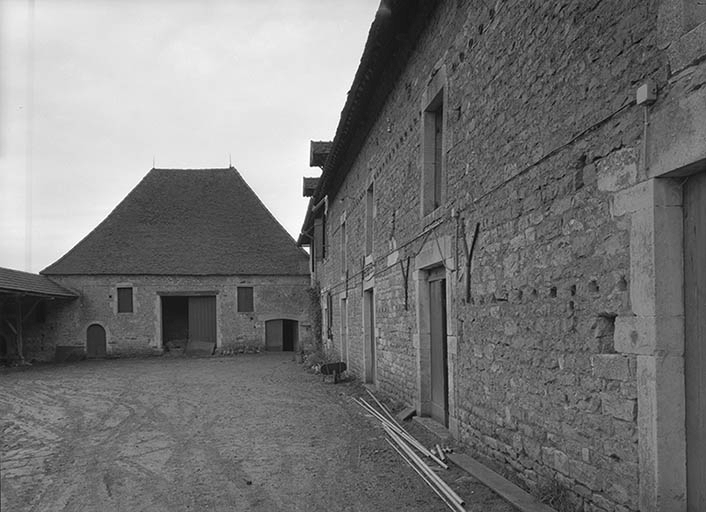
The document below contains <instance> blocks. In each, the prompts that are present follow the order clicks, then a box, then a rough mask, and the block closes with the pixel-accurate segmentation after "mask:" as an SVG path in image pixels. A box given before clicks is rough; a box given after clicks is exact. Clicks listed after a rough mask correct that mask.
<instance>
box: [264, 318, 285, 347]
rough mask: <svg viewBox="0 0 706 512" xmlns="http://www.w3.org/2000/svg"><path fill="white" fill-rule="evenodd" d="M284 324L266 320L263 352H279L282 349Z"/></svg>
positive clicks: (278, 321) (280, 321)
mask: <svg viewBox="0 0 706 512" xmlns="http://www.w3.org/2000/svg"><path fill="white" fill-rule="evenodd" d="M283 336H284V324H283V321H282V320H268V321H267V322H265V350H267V351H269V352H276V351H281V350H282V349H283V348H284V347H283V345H284V343H283Z"/></svg>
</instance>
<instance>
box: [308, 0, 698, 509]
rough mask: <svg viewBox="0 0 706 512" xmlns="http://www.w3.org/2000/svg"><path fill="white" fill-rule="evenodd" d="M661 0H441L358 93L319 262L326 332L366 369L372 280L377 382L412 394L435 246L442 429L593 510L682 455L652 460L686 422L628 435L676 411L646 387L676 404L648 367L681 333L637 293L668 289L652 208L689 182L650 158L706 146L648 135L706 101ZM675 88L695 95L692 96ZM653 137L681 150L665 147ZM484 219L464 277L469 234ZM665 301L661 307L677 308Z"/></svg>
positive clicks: (648, 492) (638, 492)
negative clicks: (443, 330) (439, 101)
mask: <svg viewBox="0 0 706 512" xmlns="http://www.w3.org/2000/svg"><path fill="white" fill-rule="evenodd" d="M667 4H674V5H676V4H677V2H661V3H660V2H640V1H637V0H629V1H625V2H599V1H591V2H578V1H563V2H553V3H551V2H538V3H528V2H521V1H502V2H496V3H495V7H494V8H492V7H493V6H492V5H491V6H490V7H491V8H489V7H488V5H486V3H484V2H483V3H482V2H471V1H446V2H441V3H440V6H439V8H438V9H436V10H435V11H434V15H433V18H432V19H431V20H430V21H429V22H428V24H427V25H426V28H425V30H424V31H423V33H422V35H421V37H420V39H419V40H418V41H417V43H416V46H415V47H414V48H413V50H412V51H411V53H410V55H409V56H408V57H404V58H403V57H399V55H398V57H397V58H398V59H402V60H398V61H396V62H393V63H391V64H390V65H389V66H388V68H389V70H394V69H398V68H399V69H401V70H402V71H401V72H400V73H399V74H398V75H396V74H394V73H392V71H389V72H387V73H386V74H384V75H383V78H382V82H383V83H381V84H380V87H381V89H384V88H385V85H384V82H385V81H386V80H387V81H388V85H391V92H390V93H389V95H388V96H387V99H386V100H385V102H384V106H383V108H382V109H381V110H380V111H377V112H368V115H369V116H370V117H371V118H372V119H374V120H375V121H374V122H373V123H372V126H371V129H370V131H369V132H367V135H366V136H365V137H364V140H363V142H362V145H361V147H360V148H359V150H357V151H356V153H355V154H354V155H353V156H351V158H350V168H349V169H348V170H347V175H346V177H345V180H344V181H343V182H342V183H341V185H340V187H337V188H336V190H335V191H329V195H328V205H327V214H326V229H327V233H326V243H327V247H326V257H325V258H324V259H323V260H322V261H321V262H316V265H315V274H314V280H315V281H317V282H318V283H319V285H320V286H321V290H322V304H323V305H324V307H328V305H329V304H330V307H331V308H332V309H333V310H332V311H330V312H329V311H324V319H325V320H326V321H327V322H329V323H330V325H325V327H326V329H325V330H324V332H328V333H329V340H328V343H329V344H330V346H332V347H333V349H335V350H336V351H338V353H339V354H340V355H341V358H342V359H343V360H345V361H347V362H348V365H349V368H350V369H351V371H352V372H353V373H355V374H357V375H358V376H360V377H361V378H363V379H365V378H366V365H370V364H371V359H370V354H369V353H367V354H366V346H367V344H368V343H369V342H368V341H366V329H365V325H364V312H363V311H364V303H363V293H364V291H366V290H373V293H374V315H375V326H374V336H375V351H376V352H375V364H376V369H377V371H376V384H377V386H378V388H379V389H380V390H382V391H384V392H386V393H388V394H390V395H392V396H394V397H397V398H398V399H400V400H401V401H403V402H406V403H407V404H411V405H417V406H419V404H422V408H423V407H424V405H423V404H424V400H425V393H427V392H428V390H425V389H424V386H425V384H424V383H425V378H426V377H425V372H426V373H428V369H425V367H424V366H425V361H424V354H423V348H424V343H425V342H424V337H425V332H424V329H423V328H420V326H422V327H423V326H424V325H425V324H426V323H427V322H426V320H425V319H424V318H420V315H421V316H423V315H424V314H428V312H427V313H425V309H424V304H420V303H419V301H420V300H422V301H423V300H424V294H425V291H424V287H426V286H428V285H427V283H426V275H427V274H426V273H427V271H428V270H429V267H430V266H439V265H442V266H443V267H445V275H446V283H447V285H446V286H447V319H448V325H447V331H448V332H447V334H448V336H447V343H448V368H449V397H448V398H449V416H450V417H449V428H450V430H451V431H452V433H453V434H454V435H455V436H457V437H458V438H459V439H460V440H461V441H463V442H465V443H466V444H467V445H468V446H469V447H471V448H472V449H473V451H474V452H475V454H476V455H477V456H479V457H480V458H482V459H483V460H485V461H486V462H488V463H489V464H490V465H491V466H493V467H495V468H497V469H499V470H500V471H501V472H503V473H504V474H506V475H508V476H509V477H510V478H512V479H514V480H516V481H518V482H519V483H521V484H522V485H523V486H524V487H526V488H528V489H530V490H532V489H535V488H537V486H539V485H542V484H543V483H546V482H547V481H551V480H555V481H558V482H559V483H560V484H562V485H563V486H565V487H566V488H567V489H568V490H569V491H568V492H569V495H570V498H571V500H572V502H573V503H574V505H575V506H576V507H583V510H587V511H628V510H630V511H635V510H638V509H642V510H667V509H669V510H678V509H681V508H680V507H682V506H683V495H682V496H681V497H680V496H679V492H678V489H679V488H680V486H682V487H683V482H682V483H680V482H679V479H680V478H681V477H680V476H679V472H678V471H677V473H676V474H673V475H670V474H668V473H669V471H667V470H660V469H659V466H658V464H657V463H656V462H655V461H654V459H655V458H656V457H657V455H656V454H657V453H658V452H660V453H661V452H662V451H665V452H668V451H669V450H672V451H673V452H674V453H676V455H675V460H677V461H678V460H679V457H680V456H681V455H679V453H678V452H679V450H682V451H683V448H684V447H683V444H680V443H679V442H678V441H674V440H666V441H665V442H664V443H662V441H658V442H656V443H655V444H649V443H643V445H641V446H638V443H639V442H640V443H642V442H643V441H644V440H645V439H649V438H650V436H652V435H653V434H655V431H654V429H661V428H663V425H670V423H668V421H667V420H664V419H662V417H663V416H664V415H663V414H660V419H659V420H655V416H654V415H657V414H658V411H657V410H656V409H655V410H653V411H650V410H648V409H649V408H650V407H657V406H656V405H655V404H656V403H657V402H656V401H657V400H659V407H660V408H662V409H660V411H667V410H668V408H669V407H671V406H668V405H662V404H664V403H665V402H669V401H671V398H667V397H666V395H665V397H661V396H659V397H657V396H656V395H655V393H657V394H659V392H655V391H654V389H652V388H650V389H652V390H649V389H647V388H645V387H643V388H641V390H639V389H638V385H639V379H640V378H648V379H650V378H655V372H656V373H657V374H658V375H660V372H661V371H662V370H661V369H660V368H663V367H664V368H666V367H674V368H676V370H675V371H676V373H675V374H673V378H676V379H679V378H680V377H681V378H682V379H683V373H681V374H680V373H679V371H681V370H679V364H680V363H679V361H680V360H681V359H683V358H681V353H680V352H679V348H678V346H674V347H673V348H672V349H665V350H664V351H662V352H661V355H659V356H658V355H657V353H658V352H659V351H660V350H661V349H660V348H659V346H658V345H655V344H659V343H661V342H660V340H658V339H657V340H656V339H654V335H652V336H653V338H651V339H650V334H649V333H648V334H645V332H646V331H645V328H644V325H643V324H642V323H641V322H649V321H652V322H653V323H654V321H655V320H654V319H655V317H654V316H652V317H649V316H648V317H645V316H641V315H644V314H645V313H644V310H643V309H641V304H643V303H646V301H648V300H652V301H653V302H654V301H655V300H657V301H658V302H659V300H660V299H659V298H657V299H655V295H654V293H655V292H654V287H655V279H656V278H655V270H654V268H655V266H657V265H658V263H657V262H656V259H655V258H657V256H655V255H654V245H651V244H652V243H653V241H654V240H656V238H658V237H656V236H655V233H656V231H654V230H656V229H657V228H656V227H655V226H657V224H659V223H660V222H661V221H660V220H659V219H660V218H661V217H659V216H660V215H662V213H660V212H663V211H666V209H667V208H672V209H674V208H680V201H681V199H680V198H681V191H680V188H679V186H678V185H677V184H676V183H675V182H674V181H673V180H669V179H665V180H654V179H653V178H654V177H655V176H659V172H661V173H664V172H666V171H668V170H670V169H675V168H678V167H679V166H681V165H684V164H686V163H689V162H694V161H702V160H701V159H704V158H706V154H704V152H705V151H706V149H705V148H704V147H703V139H702V140H701V141H700V142H699V140H698V137H697V135H691V137H692V139H693V140H691V142H689V141H687V142H689V144H687V145H686V147H684V148H681V151H674V148H673V147H671V146H670V145H669V144H670V143H669V142H667V143H664V145H663V146H662V147H661V152H656V153H655V154H652V153H651V151H653V149H652V148H654V147H655V146H648V145H647V141H646V140H645V133H649V134H652V135H651V136H652V137H654V134H655V133H657V134H659V131H658V130H666V131H670V130H671V131H674V130H675V127H674V126H671V125H670V123H672V125H673V124H674V119H675V116H676V115H677V114H679V115H683V116H685V117H686V118H688V119H692V120H694V119H697V118H698V114H703V113H704V111H705V110H706V95H705V94H704V89H701V86H702V85H703V84H704V83H705V82H706V80H705V78H704V77H706V64H704V59H703V58H701V60H699V59H694V60H691V61H689V60H688V59H687V58H686V57H684V56H683V54H688V55H691V56H693V55H696V56H699V55H701V56H702V57H703V55H704V54H706V49H705V48H704V44H703V43H701V46H698V45H697V46H698V48H699V50H698V51H700V52H701V53H698V51H697V50H695V49H694V48H693V47H689V49H688V50H683V51H682V53H675V52H676V50H672V53H668V52H665V51H664V50H663V48H664V40H665V38H670V37H671V38H673V39H675V40H680V39H679V38H680V37H682V35H683V32H677V33H675V34H671V35H670V34H666V29H665V27H664V26H662V25H661V23H663V22H664V16H665V15H664V12H665V9H666V7H665V6H666V5H667ZM702 21H704V20H702ZM703 27H704V24H703V23H701V25H699V26H698V27H697V30H700V31H701V32H700V33H701V34H703V33H704V32H705V31H704V29H703ZM689 52H691V53H689ZM402 55H404V54H403V53H402ZM670 59H671V60H670ZM678 59H681V61H679V62H681V63H682V64H681V65H682V69H680V70H677V71H675V69H674V62H675V61H678ZM670 65H671V66H672V67H671V68H670ZM685 70H686V71H685ZM648 78H650V79H652V80H654V81H655V82H656V83H657V84H658V87H659V91H660V92H659V94H660V97H663V96H666V97H667V99H666V100H665V101H664V103H663V104H661V105H660V106H659V107H656V108H655V109H654V110H653V111H652V114H653V115H656V116H657V117H658V121H656V122H655V123H653V125H649V126H648V125H646V124H645V116H646V115H647V114H648V113H650V111H647V110H645V109H646V108H647V107H645V106H638V105H636V104H635V91H636V89H637V87H638V85H640V84H641V83H642V82H643V81H645V80H646V79H648ZM390 82H391V83H390ZM436 82H440V83H441V84H442V87H443V94H444V100H443V102H444V106H443V109H444V110H443V126H444V129H443V130H444V131H443V153H444V159H445V198H444V201H443V202H442V204H441V206H440V207H439V208H437V209H435V210H434V211H433V212H431V213H429V214H424V212H423V208H422V205H421V204H420V198H421V196H422V193H421V190H422V187H423V185H422V179H421V177H422V174H423V172H422V167H423V165H422V163H423V158H424V157H423V124H424V121H423V118H424V112H423V109H424V108H425V104H426V101H427V99H425V98H426V97H427V96H428V94H429V92H430V90H429V86H430V84H433V83H436ZM431 92H433V91H431ZM670 92H671V93H672V94H674V95H675V97H674V99H673V98H672V97H670V96H669V94H670ZM684 98H689V101H690V102H691V103H690V104H692V105H700V106H699V107H695V109H693V110H692V111H691V112H686V113H684V112H683V111H680V110H679V108H680V107H678V106H677V105H678V104H679V103H680V101H681V100H682V99H684ZM675 111H676V113H675ZM659 116H662V117H661V118H659ZM693 122H694V123H695V125H696V126H697V128H696V129H695V130H696V133H697V134H704V133H706V130H705V129H704V123H703V122H701V123H700V124H699V122H698V121H693ZM655 144H657V145H658V146H659V144H661V142H660V141H659V139H657V142H655ZM676 144H677V143H674V145H676ZM699 144H701V145H699ZM646 148H647V149H646ZM669 151H671V152H672V153H669ZM665 153H669V154H674V155H677V156H673V157H671V160H669V158H667V160H668V162H662V160H661V158H662V155H664V154H665ZM684 154H687V155H688V159H687V160H686V161H685V162H681V161H678V162H676V163H675V162H674V160H675V159H676V160H679V158H681V155H684ZM648 159H649V160H648ZM655 166H662V167H663V169H662V170H661V171H659V172H657V171H655ZM344 170H346V169H341V170H338V171H337V172H344ZM371 185H372V190H373V195H374V206H373V222H372V229H373V235H372V236H373V244H372V245H373V249H372V252H371V253H370V254H368V251H367V250H366V229H367V227H366V226H367V225H368V224H366V200H367V198H368V197H369V192H368V191H369V190H370V188H371ZM638 204H639V205H641V206H639V205H638ZM653 207H654V208H655V210H654V211H653V210H652V209H651V208H653ZM660 208H663V209H662V210H660ZM670 211H671V210H670ZM680 211H681V210H679V212H680ZM679 212H677V214H678V215H679V217H677V221H674V222H677V224H662V225H661V226H662V228H661V229H662V232H661V233H662V236H664V237H665V239H664V242H663V243H664V244H665V245H666V244H670V245H671V246H675V247H677V248H678V247H681V238H680V236H681V235H680V229H681V224H680V222H681V220H680V219H681V217H680V215H681V213H679ZM665 215H666V213H665ZM669 215H670V219H672V217H673V216H672V213H669ZM650 216H651V217H650ZM658 217H659V218H658ZM650 219H652V220H650ZM670 222H672V220H670ZM476 223H479V235H478V239H477V245H476V248H475V252H474V254H473V259H472V265H471V266H470V272H471V274H470V294H469V296H466V279H467V276H466V272H467V270H466V262H467V259H466V258H467V255H466V251H465V249H464V246H466V247H467V246H470V245H471V243H472V238H473V233H474V228H475V226H476ZM646 223H647V224H649V226H648V225H647V224H646ZM652 223H654V224H652ZM344 224H345V228H343V227H342V226H343V225H344ZM668 226H672V227H673V228H674V229H672V227H668ZM665 228H666V229H665ZM655 243H657V242H655ZM677 250H680V249H677ZM650 258H652V259H650ZM671 261H672V260H670V262H668V263H665V265H667V266H666V267H664V268H665V269H666V270H665V272H667V274H666V275H669V276H670V278H674V279H676V281H677V285H676V286H677V287H678V286H681V285H679V284H678V281H679V278H680V274H679V272H680V270H679V269H680V267H679V264H678V262H677V263H673V264H672V263H671ZM430 262H431V263H430ZM641 265H642V266H641ZM670 265H671V266H670ZM650 286H652V290H653V291H652V292H651V293H652V295H650V292H649V290H648V288H649V287H650ZM664 290H668V287H666V288H664ZM660 293H663V292H660V291H658V292H657V294H658V295H659V294H660ZM668 293H671V292H668ZM645 294H647V295H645ZM328 295H330V296H331V300H330V301H329V300H327V299H326V297H327V296H328ZM645 297H647V298H645ZM650 297H652V298H651V299H650ZM675 301H676V302H675V306H674V308H672V309H671V310H669V311H668V312H666V313H665V314H666V315H667V316H668V317H669V318H667V317H665V322H670V321H671V320H670V319H674V320H675V321H676V320H678V319H679V318H680V316H679V315H683V313H682V312H680V310H679V305H678V304H679V303H680V299H679V300H677V299H675ZM654 314H655V313H652V315H654ZM670 315H671V316H670ZM650 318H651V319H652V320H650ZM669 325H671V324H669ZM677 330H678V329H677ZM645 336H646V337H647V338H646V339H643V338H644V337H645ZM666 336H667V337H669V336H670V335H666ZM646 340H647V341H646ZM650 340H651V341H650ZM642 343H645V344H646V345H643V346H642V347H640V345H641V344H642ZM650 343H652V344H653V345H654V346H652V345H650ZM672 357H673V358H674V359H673V360H672V359H670V358H672ZM665 358H666V359H665ZM680 358H681V359H680ZM665 361H666V362H665ZM670 361H674V362H673V363H672V362H670ZM663 364H664V366H661V365H663ZM655 365H656V366H655ZM670 365H671V366H670ZM655 368H656V370H655ZM649 372H652V373H651V374H650V373H649ZM645 375H647V377H645ZM649 375H651V377H650V376H649ZM641 376H642V377H641ZM661 378H665V379H668V378H669V377H668V376H666V374H665V376H664V377H661ZM643 384H644V382H643ZM657 385H659V383H657ZM647 387H650V386H647ZM681 392H682V396H681V400H683V386H682V391H681ZM674 393H675V398H679V396H678V393H679V391H678V390H676V391H674ZM638 403H640V407H641V408H640V409H639V408H638ZM673 403H674V404H677V405H674V412H675V413H679V412H680V410H679V405H678V403H679V400H678V399H676V400H674V401H673ZM664 407H667V409H664ZM418 412H419V411H418ZM421 412H424V411H421ZM681 412H683V411H681ZM650 415H652V416H650ZM675 421H676V422H677V423H678V419H677V420H675ZM662 422H664V423H662ZM655 425H657V426H655ZM667 437H669V436H667ZM677 467H680V466H679V464H677ZM655 468H657V469H655ZM680 471H683V468H681V469H680ZM682 476H683V474H682ZM659 489H670V491H669V492H665V493H663V494H661V493H660V491H659ZM675 489H676V490H675Z"/></svg>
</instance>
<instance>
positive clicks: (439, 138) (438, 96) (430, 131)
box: [421, 68, 446, 215]
mask: <svg viewBox="0 0 706 512" xmlns="http://www.w3.org/2000/svg"><path fill="white" fill-rule="evenodd" d="M445 81H446V73H445V70H444V69H443V68H442V69H439V70H438V71H437V72H436V74H435V75H434V77H433V79H432V81H431V82H430V84H429V86H428V88H427V90H426V92H425V94H424V99H423V104H422V107H423V108H422V116H423V118H422V130H423V133H422V201H421V203H422V215H429V214H430V213H431V212H433V211H434V210H436V209H437V208H438V207H439V206H441V205H443V203H444V200H445V195H446V161H445V156H444V155H445V148H444V139H445V131H446V129H445V126H446V125H445V122H446V116H445V115H444V82H445Z"/></svg>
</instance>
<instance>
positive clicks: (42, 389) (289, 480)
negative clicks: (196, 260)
mask: <svg viewBox="0 0 706 512" xmlns="http://www.w3.org/2000/svg"><path fill="white" fill-rule="evenodd" d="M347 386H348V385H347V384H345V383H344V384H339V385H337V386H333V385H332V384H330V383H326V384H324V383H322V382H321V379H320V377H316V376H313V375H310V374H307V373H305V372H304V371H303V370H302V368H301V366H299V365H297V364H295V363H294V362H292V361H291V355H286V354H285V355H272V354H269V355H265V354H260V355H252V356H239V357H234V358H203V359H198V358H194V359H189V358H184V359H181V358H154V359H145V360H112V361H88V362H85V363H81V364H74V365H62V366H57V367H44V368H32V369H30V370H27V371H24V372H15V373H5V374H0V408H1V409H0V410H2V417H1V418H0V421H2V423H1V425H2V429H3V440H2V443H3V444H2V453H1V454H0V455H2V460H3V461H7V462H3V464H5V466H3V467H4V468H5V467H7V468H8V469H9V470H8V471H7V472H5V471H3V472H2V475H1V477H2V486H3V489H2V490H3V492H2V502H1V505H2V510H13V511H18V512H23V511H36V512H40V511H52V512H54V511H58V512H61V511H65V512H69V511H79V510H102V511H106V512H112V511H116V512H117V511H141V510H144V511H157V512H160V511H169V512H172V511H198V510H213V511H221V510H222V511H241V510H242V511H256V512H258V511H262V512H265V511H268V512H269V511H275V512H277V511H308V510H336V511H339V510H343V511H369V510H370V511H372V510H393V509H394V510H410V511H434V510H445V505H444V504H443V503H442V502H441V501H440V500H439V499H438V498H437V497H436V496H435V495H433V493H432V492H431V491H430V490H428V489H427V488H426V487H425V486H424V484H423V483H422V482H420V481H419V480H418V478H417V477H416V475H414V474H413V473H412V472H411V470H410V469H409V468H406V467H404V466H403V465H402V463H401V462H400V460H399V459H398V457H397V455H396V454H395V453H394V452H392V451H391V450H390V449H389V448H388V447H387V445H386V444H385V443H384V441H383V437H384V435H383V433H382V431H381V430H380V429H379V428H377V427H376V426H375V425H374V423H372V422H370V421H369V420H368V419H367V418H366V417H365V416H364V415H362V414H360V411H359V410H358V407H357V406H356V405H355V404H353V403H352V402H351V401H350V399H349V398H348V396H347V394H346V393H347V389H348V388H347ZM32 461H34V462H32ZM13 463H16V464H18V466H17V467H13V466H12V464H13ZM8 464H9V465H8ZM22 471H25V472H26V474H22Z"/></svg>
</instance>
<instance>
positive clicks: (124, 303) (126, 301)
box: [118, 288, 132, 313]
mask: <svg viewBox="0 0 706 512" xmlns="http://www.w3.org/2000/svg"><path fill="white" fill-rule="evenodd" d="M118 313H132V288H118Z"/></svg>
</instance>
